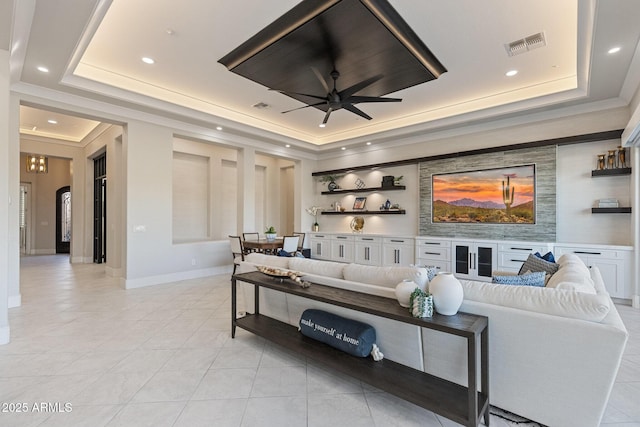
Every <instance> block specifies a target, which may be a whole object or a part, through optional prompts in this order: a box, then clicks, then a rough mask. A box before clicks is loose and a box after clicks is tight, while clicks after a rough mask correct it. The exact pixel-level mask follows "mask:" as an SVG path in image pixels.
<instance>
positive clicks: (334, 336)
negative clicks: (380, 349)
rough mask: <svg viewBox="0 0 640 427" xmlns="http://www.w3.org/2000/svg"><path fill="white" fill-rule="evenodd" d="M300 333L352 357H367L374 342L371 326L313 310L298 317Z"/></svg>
mask: <svg viewBox="0 0 640 427" xmlns="http://www.w3.org/2000/svg"><path fill="white" fill-rule="evenodd" d="M300 332H301V333H302V335H305V336H307V337H309V338H313V339H314V340H317V341H320V342H323V343H325V344H328V345H330V346H331V347H334V348H337V349H338V350H342V351H344V352H345V353H349V354H351V355H353V356H358V357H367V356H369V354H371V350H372V348H373V345H374V344H375V342H376V330H375V329H374V328H373V326H371V325H368V324H366V323H363V322H359V321H357V320H353V319H347V318H346V317H342V316H338V315H337V314H333V313H329V312H327V311H323V310H316V309H313V308H310V309H307V310H305V311H304V312H303V313H302V316H300Z"/></svg>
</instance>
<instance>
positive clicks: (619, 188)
mask: <svg viewBox="0 0 640 427" xmlns="http://www.w3.org/2000/svg"><path fill="white" fill-rule="evenodd" d="M619 144H620V140H612V141H603V142H592V143H586V144H576V145H565V146H560V147H558V165H557V170H556V173H557V175H556V176H557V208H558V212H557V216H556V220H557V238H556V240H557V241H558V242H569V243H597V244H604V245H633V235H632V233H631V232H630V231H631V219H632V216H631V215H629V214H592V213H591V208H592V207H596V206H597V200H598V199H603V198H616V199H618V200H619V202H620V206H630V202H631V176H630V175H626V176H612V177H596V178H592V177H591V171H592V170H593V169H596V159H597V155H598V154H601V153H606V152H607V150H609V149H616V148H617V147H618V145H619ZM636 209H637V208H636ZM636 215H637V213H636Z"/></svg>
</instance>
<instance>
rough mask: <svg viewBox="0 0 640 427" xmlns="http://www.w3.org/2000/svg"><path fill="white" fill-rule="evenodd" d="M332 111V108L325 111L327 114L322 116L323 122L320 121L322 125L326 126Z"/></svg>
mask: <svg viewBox="0 0 640 427" xmlns="http://www.w3.org/2000/svg"><path fill="white" fill-rule="evenodd" d="M332 111H333V108H331V107H329V109H328V110H327V114H325V115H324V120H322V124H323V125H326V124H327V121H328V120H329V116H330V115H331V112H332Z"/></svg>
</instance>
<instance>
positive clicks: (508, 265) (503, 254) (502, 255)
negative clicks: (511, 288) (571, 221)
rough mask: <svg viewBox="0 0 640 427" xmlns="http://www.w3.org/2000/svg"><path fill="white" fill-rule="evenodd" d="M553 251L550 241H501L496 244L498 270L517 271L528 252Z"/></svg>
mask: <svg viewBox="0 0 640 427" xmlns="http://www.w3.org/2000/svg"><path fill="white" fill-rule="evenodd" d="M550 251H553V245H552V244H551V243H541V242H503V243H500V244H498V267H497V268H496V270H498V271H506V272H510V273H516V274H517V273H518V272H519V271H520V267H522V264H523V263H524V262H525V261H526V260H527V258H528V257H529V254H534V253H536V252H538V253H540V254H541V255H545V254H546V253H547V252H550Z"/></svg>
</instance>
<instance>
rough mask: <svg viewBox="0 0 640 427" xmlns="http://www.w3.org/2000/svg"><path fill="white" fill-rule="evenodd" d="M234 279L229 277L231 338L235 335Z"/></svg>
mask: <svg viewBox="0 0 640 427" xmlns="http://www.w3.org/2000/svg"><path fill="white" fill-rule="evenodd" d="M236 296H237V291H236V279H235V278H233V277H232V278H231V338H235V337H236Z"/></svg>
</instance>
